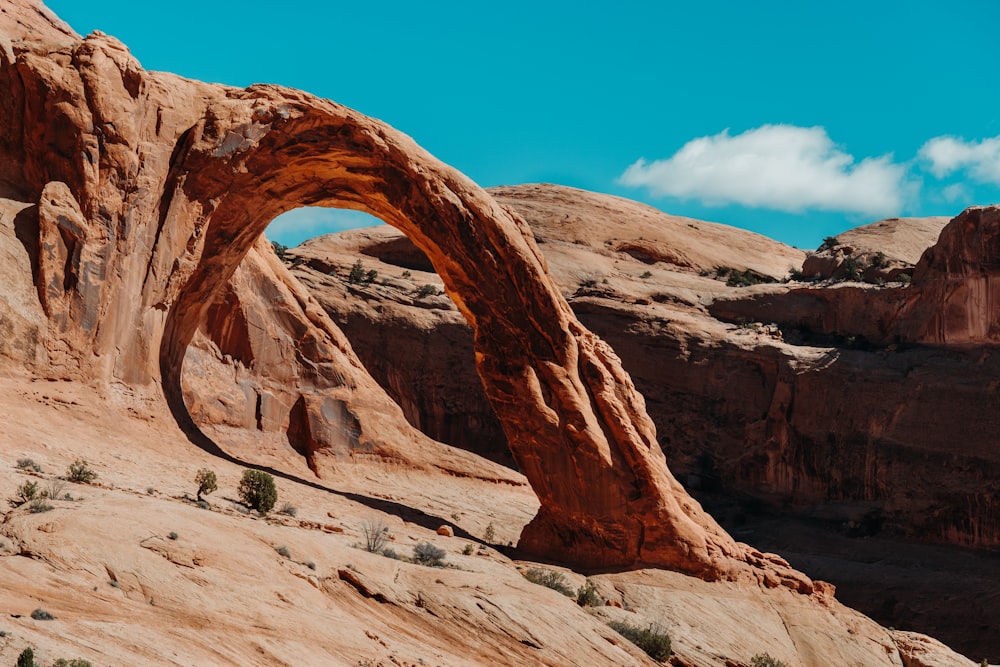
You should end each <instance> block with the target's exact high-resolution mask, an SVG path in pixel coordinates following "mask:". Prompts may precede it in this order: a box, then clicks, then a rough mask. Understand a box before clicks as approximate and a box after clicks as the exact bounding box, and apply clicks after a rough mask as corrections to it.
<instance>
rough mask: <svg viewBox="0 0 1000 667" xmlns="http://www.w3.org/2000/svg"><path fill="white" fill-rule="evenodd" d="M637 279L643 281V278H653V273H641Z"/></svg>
mask: <svg viewBox="0 0 1000 667" xmlns="http://www.w3.org/2000/svg"><path fill="white" fill-rule="evenodd" d="M639 277H640V278H643V279H645V278H652V277H653V273H652V272H651V271H643V272H642V275H641V276H639Z"/></svg>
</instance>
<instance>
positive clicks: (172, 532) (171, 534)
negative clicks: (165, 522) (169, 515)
mask: <svg viewBox="0 0 1000 667" xmlns="http://www.w3.org/2000/svg"><path fill="white" fill-rule="evenodd" d="M167 537H169V538H170V539H172V540H176V539H177V538H179V537H180V535H178V534H177V533H176V532H174V531H172V530H171V531H170V532H169V533H167Z"/></svg>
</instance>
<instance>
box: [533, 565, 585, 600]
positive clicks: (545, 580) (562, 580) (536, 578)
mask: <svg viewBox="0 0 1000 667" xmlns="http://www.w3.org/2000/svg"><path fill="white" fill-rule="evenodd" d="M524 578H525V579H527V580H528V581H530V582H531V583H533V584H538V585H539V586H547V587H548V588H551V589H552V590H554V591H559V592H560V593H562V594H563V595H565V596H566V597H571V598H572V597H576V593H574V592H573V589H572V588H570V587H569V582H567V581H566V577H565V575H563V573H562V572H555V571H553V570H546V569H545V568H543V567H531V568H528V571H527V572H525V573H524Z"/></svg>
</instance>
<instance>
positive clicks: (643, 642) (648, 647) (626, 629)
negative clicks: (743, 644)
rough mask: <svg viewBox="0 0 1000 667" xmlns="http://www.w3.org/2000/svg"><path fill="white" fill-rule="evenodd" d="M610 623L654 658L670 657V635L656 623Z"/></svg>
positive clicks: (661, 659) (619, 632) (659, 660)
mask: <svg viewBox="0 0 1000 667" xmlns="http://www.w3.org/2000/svg"><path fill="white" fill-rule="evenodd" d="M608 625H609V626H610V627H611V629H612V630H614V631H615V632H617V633H618V634H620V635H621V636H622V637H624V638H625V639H627V640H629V641H630V642H632V643H633V644H635V645H636V646H638V647H639V648H641V649H642V650H643V651H645V652H646V655H648V656H649V657H650V658H652V659H653V660H656V661H658V662H663V661H665V660H666V659H667V658H669V657H670V635H668V634H667V633H666V632H663V630H662V629H660V628H659V627H658V626H656V625H655V624H651V625H650V626H649V627H648V628H640V627H638V626H635V625H632V624H630V623H625V622H624V621H611V622H610V623H608ZM754 667H756V665H755V666H754Z"/></svg>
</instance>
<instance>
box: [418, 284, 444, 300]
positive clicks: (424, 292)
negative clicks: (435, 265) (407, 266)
mask: <svg viewBox="0 0 1000 667" xmlns="http://www.w3.org/2000/svg"><path fill="white" fill-rule="evenodd" d="M438 293H439V292H438V288H437V287H435V286H434V285H431V284H427V285H421V286H420V287H418V288H417V296H418V297H425V296H437V295H438Z"/></svg>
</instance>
